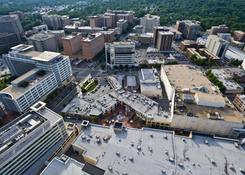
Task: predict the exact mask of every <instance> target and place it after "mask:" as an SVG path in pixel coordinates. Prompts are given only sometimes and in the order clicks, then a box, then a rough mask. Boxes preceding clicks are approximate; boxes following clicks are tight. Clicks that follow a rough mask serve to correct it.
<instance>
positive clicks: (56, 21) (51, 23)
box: [42, 14, 70, 30]
mask: <svg viewBox="0 0 245 175" xmlns="http://www.w3.org/2000/svg"><path fill="white" fill-rule="evenodd" d="M42 20H43V23H44V24H46V25H47V26H48V28H49V29H51V30H59V29H63V27H64V26H66V25H69V24H70V20H69V17H68V16H66V15H64V16H60V15H47V14H45V15H42Z"/></svg>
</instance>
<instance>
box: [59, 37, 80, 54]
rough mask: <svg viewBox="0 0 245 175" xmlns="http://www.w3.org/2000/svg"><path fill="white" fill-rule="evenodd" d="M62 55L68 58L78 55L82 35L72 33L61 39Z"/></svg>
mask: <svg viewBox="0 0 245 175" xmlns="http://www.w3.org/2000/svg"><path fill="white" fill-rule="evenodd" d="M62 43H63V48H64V54H65V55H69V56H70V57H71V56H73V55H75V54H78V53H79V52H80V51H81V49H82V35H81V33H74V34H72V35H68V36H65V37H63V38H62Z"/></svg>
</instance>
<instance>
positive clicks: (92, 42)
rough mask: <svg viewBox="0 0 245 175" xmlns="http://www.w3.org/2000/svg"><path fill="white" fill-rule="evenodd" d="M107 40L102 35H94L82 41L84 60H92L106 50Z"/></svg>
mask: <svg viewBox="0 0 245 175" xmlns="http://www.w3.org/2000/svg"><path fill="white" fill-rule="evenodd" d="M104 46H105V39H104V35H103V34H102V33H94V34H90V35H88V37H87V38H84V39H82V52H83V58H84V59H86V60H90V59H92V58H94V57H95V56H96V55H97V54H98V53H99V52H101V51H102V50H103V49H104Z"/></svg>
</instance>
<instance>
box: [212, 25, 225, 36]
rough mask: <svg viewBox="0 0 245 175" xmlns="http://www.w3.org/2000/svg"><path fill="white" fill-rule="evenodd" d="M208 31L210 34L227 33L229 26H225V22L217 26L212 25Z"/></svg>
mask: <svg viewBox="0 0 245 175" xmlns="http://www.w3.org/2000/svg"><path fill="white" fill-rule="evenodd" d="M208 32H209V34H210V35H217V34H218V33H228V32H229V27H227V26H226V25H225V24H223V25H219V26H212V27H211V29H209V31H208Z"/></svg>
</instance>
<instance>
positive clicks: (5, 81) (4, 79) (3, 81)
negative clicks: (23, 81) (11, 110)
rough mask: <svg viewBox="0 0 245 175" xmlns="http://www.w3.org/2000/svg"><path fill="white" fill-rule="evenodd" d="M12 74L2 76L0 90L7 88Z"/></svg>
mask: <svg viewBox="0 0 245 175" xmlns="http://www.w3.org/2000/svg"><path fill="white" fill-rule="evenodd" d="M10 80H11V76H10V75H3V76H2V77H0V90H3V89H4V88H6V87H7V86H8V85H7V84H8V83H10Z"/></svg>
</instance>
